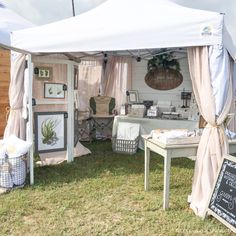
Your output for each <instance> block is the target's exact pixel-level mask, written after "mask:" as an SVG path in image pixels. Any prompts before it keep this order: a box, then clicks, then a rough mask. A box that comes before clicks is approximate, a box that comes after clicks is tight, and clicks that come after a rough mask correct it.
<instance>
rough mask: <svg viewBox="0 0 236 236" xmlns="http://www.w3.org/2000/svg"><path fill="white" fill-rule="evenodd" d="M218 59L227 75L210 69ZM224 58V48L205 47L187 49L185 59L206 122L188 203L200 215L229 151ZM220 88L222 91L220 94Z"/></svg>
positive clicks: (228, 100) (229, 80) (228, 93)
mask: <svg viewBox="0 0 236 236" xmlns="http://www.w3.org/2000/svg"><path fill="white" fill-rule="evenodd" d="M209 50H210V54H211V57H210V58H209ZM214 50H215V51H214ZM220 58H221V59H222V60H223V61H224V63H223V64H221V67H222V68H221V72H225V73H228V74H225V73H221V74H220V75H219V74H216V73H215V72H214V70H213V69H212V68H210V66H213V64H214V62H217V60H219V59H220ZM227 60H229V58H228V54H227V52H226V50H225V49H223V48H220V49H219V48H210V49H209V48H208V47H206V46H204V47H193V48H189V49H188V62H189V69H190V76H191V80H192V85H193V91H194V95H195V97H196V101H197V104H198V107H199V111H200V113H201V115H202V116H203V117H204V119H205V120H206V121H207V123H208V124H207V126H206V128H204V130H203V133H202V137H201V140H200V143H199V146H198V151H197V160H196V163H195V170H194V177H193V184H192V194H191V204H190V207H191V208H192V209H193V211H194V212H195V214H197V215H199V216H204V213H205V209H206V204H207V201H208V198H209V195H210V192H211V188H212V185H213V182H214V180H215V178H216V175H217V170H218V168H219V165H220V163H221V160H222V156H223V154H225V153H228V141H227V137H226V135H225V130H224V126H223V122H224V120H225V118H226V117H227V115H228V113H229V110H230V106H231V101H232V78H231V76H230V73H229V72H230V71H229V68H228V67H229V63H227ZM218 72H219V71H218ZM222 79H224V80H225V83H222V85H221V87H220V89H221V91H217V90H216V89H215V87H214V84H216V83H219V81H222ZM222 91H224V93H223V94H221V92H222ZM219 92H220V93H219ZM222 100H223V102H222Z"/></svg>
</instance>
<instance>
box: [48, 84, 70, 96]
mask: <svg viewBox="0 0 236 236" xmlns="http://www.w3.org/2000/svg"><path fill="white" fill-rule="evenodd" d="M65 86H66V85H65V84H60V83H44V98H61V99H63V98H65Z"/></svg>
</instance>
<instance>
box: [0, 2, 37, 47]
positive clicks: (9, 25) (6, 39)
mask: <svg viewBox="0 0 236 236" xmlns="http://www.w3.org/2000/svg"><path fill="white" fill-rule="evenodd" d="M33 26H34V25H33V24H32V23H31V22H29V21H27V20H26V19H24V18H23V17H21V16H19V15H17V14H16V13H15V12H13V11H11V10H9V9H7V8H6V7H5V6H4V5H3V4H2V3H1V2H0V45H2V46H5V47H6V46H7V47H10V45H11V40H10V33H11V32H12V31H13V30H19V29H24V28H28V27H33Z"/></svg>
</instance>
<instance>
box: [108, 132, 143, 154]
mask: <svg viewBox="0 0 236 236" xmlns="http://www.w3.org/2000/svg"><path fill="white" fill-rule="evenodd" d="M138 142H139V137H137V138H136V139H135V140H124V139H117V138H116V136H115V137H113V138H112V149H113V152H117V153H125V154H134V153H136V152H137V149H138Z"/></svg>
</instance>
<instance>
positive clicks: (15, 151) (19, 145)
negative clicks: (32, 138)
mask: <svg viewBox="0 0 236 236" xmlns="http://www.w3.org/2000/svg"><path fill="white" fill-rule="evenodd" d="M5 145H6V153H7V155H8V156H9V157H17V156H22V155H24V154H26V153H27V152H28V151H29V148H30V147H31V145H32V144H31V143H30V142H27V141H24V140H22V139H19V138H17V137H16V136H15V135H10V136H9V137H8V138H6V139H5Z"/></svg>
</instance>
